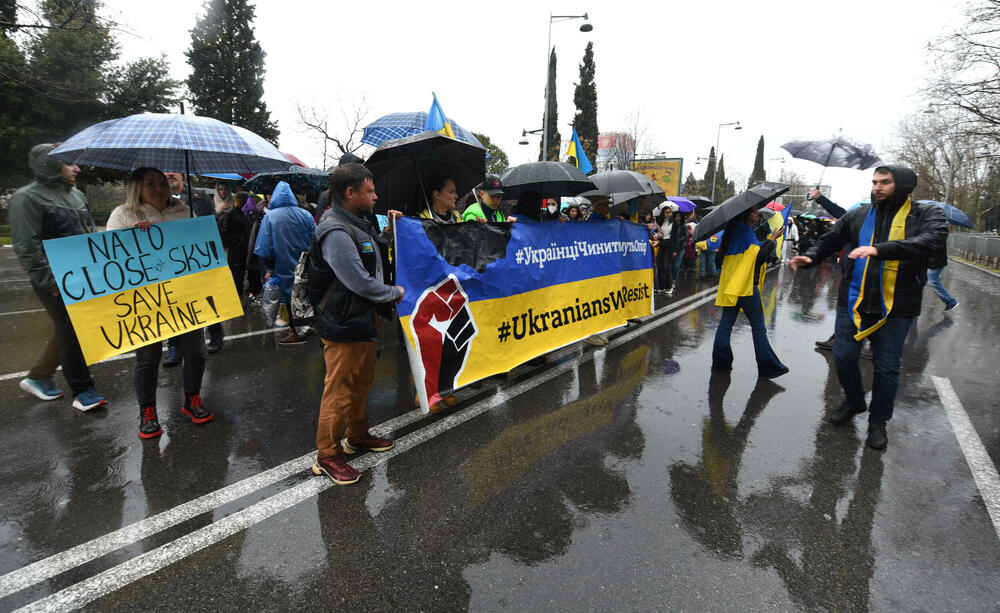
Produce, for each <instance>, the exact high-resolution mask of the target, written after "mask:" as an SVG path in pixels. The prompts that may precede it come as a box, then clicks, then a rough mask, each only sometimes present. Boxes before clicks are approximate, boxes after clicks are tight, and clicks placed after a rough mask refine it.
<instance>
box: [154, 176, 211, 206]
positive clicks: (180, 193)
mask: <svg viewBox="0 0 1000 613" xmlns="http://www.w3.org/2000/svg"><path fill="white" fill-rule="evenodd" d="M163 174H165V175H166V176H167V181H168V182H169V183H170V193H171V194H173V196H174V197H175V198H180V199H181V202H183V203H184V204H187V205H189V206H190V207H191V213H192V216H194V217H204V216H205V215H214V214H215V196H214V195H213V194H212V191H211V190H207V189H204V188H201V187H192V188H191V202H193V203H194V204H191V202H188V190H187V188H185V187H184V175H183V174H181V173H179V172H165V173H163Z"/></svg>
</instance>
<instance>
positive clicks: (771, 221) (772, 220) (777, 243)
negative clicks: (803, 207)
mask: <svg viewBox="0 0 1000 613" xmlns="http://www.w3.org/2000/svg"><path fill="white" fill-rule="evenodd" d="M791 210H792V207H790V206H785V208H783V209H781V211H779V212H778V213H777V214H775V215H771V216H770V217H769V218H768V220H767V227H768V228H770V229H771V232H769V234H770V233H772V232H774V231H775V230H777V229H778V228H780V227H782V226H784V227H785V230H786V231H787V230H788V213H790V212H791ZM784 244H785V235H784V233H782V235H781V236H779V237H778V238H776V239H775V240H774V253H775V254H777V255H778V257H779V258H780V257H781V253H782V251H781V248H782V246H783V245H784Z"/></svg>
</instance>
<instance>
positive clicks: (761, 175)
mask: <svg viewBox="0 0 1000 613" xmlns="http://www.w3.org/2000/svg"><path fill="white" fill-rule="evenodd" d="M766 180H767V175H766V174H765V172H764V135H763V134H761V135H760V140H759V141H757V157H755V158H754V160H753V172H751V173H750V179H749V180H747V187H748V188H749V187H752V186H754V185H757V184H758V183H760V182H762V181H766Z"/></svg>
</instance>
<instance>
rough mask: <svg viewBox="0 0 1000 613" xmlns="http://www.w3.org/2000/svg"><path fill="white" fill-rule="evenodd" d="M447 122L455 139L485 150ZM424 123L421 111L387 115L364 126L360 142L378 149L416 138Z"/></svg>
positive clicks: (455, 124)
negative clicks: (390, 141)
mask: <svg viewBox="0 0 1000 613" xmlns="http://www.w3.org/2000/svg"><path fill="white" fill-rule="evenodd" d="M448 122H449V123H450V124H451V129H452V131H453V132H455V138H457V139H458V140H460V141H465V142H467V143H470V144H473V145H475V146H477V147H479V148H481V149H486V147H483V144H482V143H481V142H479V139H478V138H476V137H475V136H473V135H472V133H471V132H468V131H466V130H465V128H463V127H462V126H460V125H458V124H457V123H455V122H454V121H453V120H451V119H449V120H448ZM426 123H427V113H425V112H423V111H417V112H414V113H389V114H388V115H385V116H383V117H379V118H378V119H376V120H375V121H373V122H371V123H370V124H368V125H367V126H365V131H364V134H362V135H361V142H363V143H365V144H368V145H371V146H373V147H378V146H379V145H381V144H382V143H384V142H385V141H387V140H393V139H397V138H405V137H407V136H416V135H417V134H420V133H422V132H423V131H424V125H425V124H426Z"/></svg>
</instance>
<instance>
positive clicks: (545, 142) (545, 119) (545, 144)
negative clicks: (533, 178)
mask: <svg viewBox="0 0 1000 613" xmlns="http://www.w3.org/2000/svg"><path fill="white" fill-rule="evenodd" d="M571 19H582V20H583V25H581V26H580V31H581V32H590V31H591V30H593V29H594V26H592V25H591V24H590V17H588V16H587V14H586V13H584V14H583V15H553V14H552V13H549V39H548V41H547V42H546V43H545V112H544V113H542V161H543V162H544V161H546V160H548V157H549V80H550V79H549V55H550V53H551V52H552V50H551V47H552V24H553V23H556V22H559V21H569V20H571Z"/></svg>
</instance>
